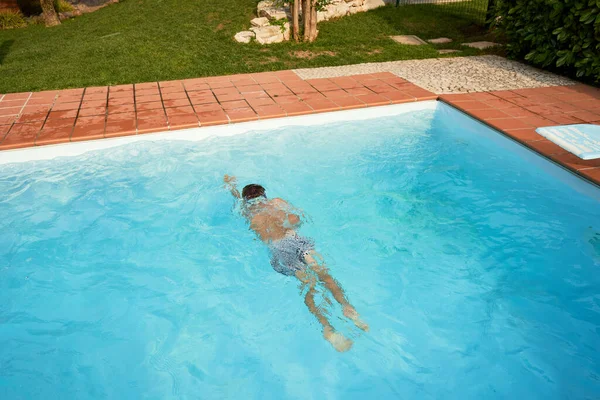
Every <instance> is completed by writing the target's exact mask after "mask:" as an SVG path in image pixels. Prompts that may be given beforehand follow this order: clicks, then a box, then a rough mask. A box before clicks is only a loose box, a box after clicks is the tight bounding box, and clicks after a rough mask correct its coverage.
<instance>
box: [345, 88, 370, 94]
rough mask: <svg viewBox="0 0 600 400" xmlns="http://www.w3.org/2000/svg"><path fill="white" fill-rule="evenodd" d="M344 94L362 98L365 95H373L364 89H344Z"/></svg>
mask: <svg viewBox="0 0 600 400" xmlns="http://www.w3.org/2000/svg"><path fill="white" fill-rule="evenodd" d="M346 92H348V94H351V95H353V96H362V95H365V94H373V92H372V91H370V90H369V89H367V88H365V87H356V88H351V89H346Z"/></svg>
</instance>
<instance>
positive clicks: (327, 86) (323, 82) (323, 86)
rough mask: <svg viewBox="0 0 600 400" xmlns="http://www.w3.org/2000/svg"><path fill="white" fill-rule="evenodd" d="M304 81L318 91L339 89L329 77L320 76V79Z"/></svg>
mask: <svg viewBox="0 0 600 400" xmlns="http://www.w3.org/2000/svg"><path fill="white" fill-rule="evenodd" d="M305 82H306V83H308V84H310V85H311V86H312V87H314V88H315V89H317V90H318V91H320V92H327V91H330V90H340V89H341V88H340V87H339V86H338V85H336V84H335V83H333V82H332V81H331V80H330V79H326V78H321V79H307V80H306V81H305Z"/></svg>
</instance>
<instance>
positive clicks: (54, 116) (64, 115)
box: [48, 110, 77, 121]
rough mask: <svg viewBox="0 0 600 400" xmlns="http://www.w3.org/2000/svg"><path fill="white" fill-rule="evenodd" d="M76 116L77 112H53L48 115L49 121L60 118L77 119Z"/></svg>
mask: <svg viewBox="0 0 600 400" xmlns="http://www.w3.org/2000/svg"><path fill="white" fill-rule="evenodd" d="M76 116H77V110H64V111H51V112H50V113H49V114H48V121H51V120H54V119H59V118H75V117H76Z"/></svg>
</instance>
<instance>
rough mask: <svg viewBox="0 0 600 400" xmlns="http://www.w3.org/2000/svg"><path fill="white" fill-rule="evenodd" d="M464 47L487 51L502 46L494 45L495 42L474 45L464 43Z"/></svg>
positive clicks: (475, 43)
mask: <svg viewBox="0 0 600 400" xmlns="http://www.w3.org/2000/svg"><path fill="white" fill-rule="evenodd" d="M462 45H463V46H467V47H472V48H474V49H479V50H483V49H487V48H490V47H494V46H502V45H501V44H500V43H494V42H472V43H463V44H462Z"/></svg>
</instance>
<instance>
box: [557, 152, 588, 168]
mask: <svg viewBox="0 0 600 400" xmlns="http://www.w3.org/2000/svg"><path fill="white" fill-rule="evenodd" d="M551 158H552V159H553V160H554V161H556V162H558V163H559V164H562V165H565V166H567V167H569V168H571V169H574V170H580V169H585V168H598V167H600V159H596V160H582V159H581V158H579V157H577V156H576V155H574V154H571V153H562V154H555V155H553V156H552V157H551Z"/></svg>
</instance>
